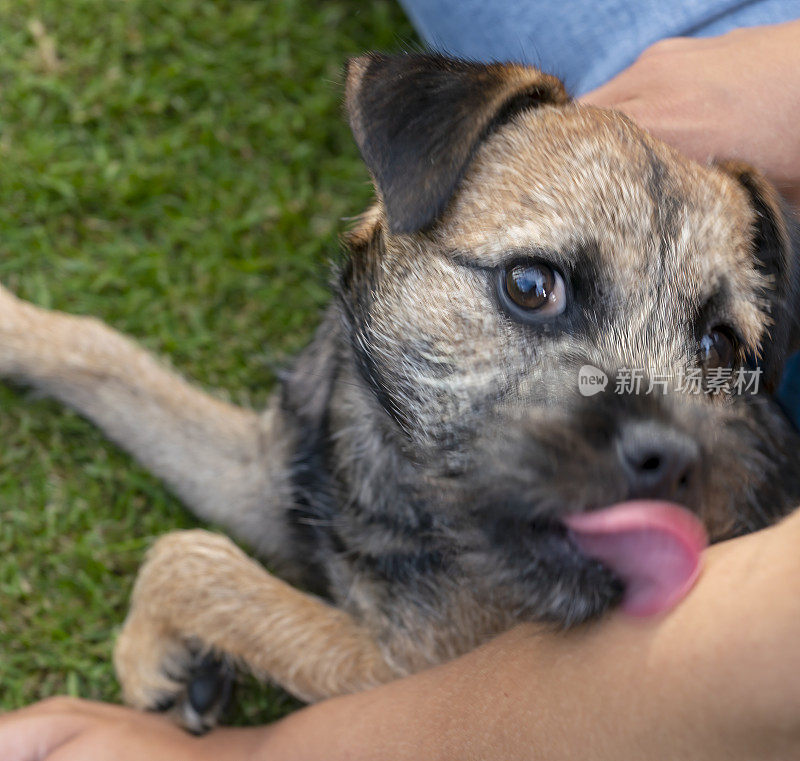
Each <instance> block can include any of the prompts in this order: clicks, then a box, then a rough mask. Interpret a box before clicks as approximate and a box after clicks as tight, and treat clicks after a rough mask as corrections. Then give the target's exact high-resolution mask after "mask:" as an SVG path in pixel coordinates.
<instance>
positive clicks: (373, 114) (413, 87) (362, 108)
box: [346, 53, 568, 233]
mask: <svg viewBox="0 0 800 761" xmlns="http://www.w3.org/2000/svg"><path fill="white" fill-rule="evenodd" d="M567 101H568V97H567V94H566V92H565V90H564V87H563V85H562V84H561V82H559V80H558V79H556V78H555V77H551V76H548V75H546V74H542V73H541V72H540V71H538V70H537V69H533V68H530V67H526V66H521V65H517V64H499V63H495V64H479V63H474V62H471V61H462V60H457V59H451V58H446V57H444V56H441V55H436V54H401V55H394V56H387V55H381V54H377V53H372V54H369V55H365V56H362V57H360V58H354V59H352V60H351V61H350V62H349V63H348V67H347V90H346V107H347V112H348V116H349V119H350V126H351V127H352V130H353V134H354V135H355V138H356V142H357V143H358V146H359V148H360V150H361V155H362V156H363V158H364V161H365V162H366V164H367V167H368V168H369V170H370V172H372V176H373V177H374V179H375V184H376V186H377V188H378V191H379V192H380V195H381V197H382V198H383V202H384V207H385V209H386V215H387V217H388V222H389V230H390V231H391V232H393V233H411V232H416V231H418V230H423V229H425V228H426V227H428V226H429V225H430V224H431V223H433V222H434V221H435V220H436V218H437V217H438V216H439V215H440V214H441V213H442V212H443V211H444V208H445V206H446V205H447V203H448V201H449V200H450V197H451V196H452V194H453V191H454V190H455V188H456V186H457V184H458V182H459V180H460V179H461V176H462V174H463V173H464V170H465V168H466V166H467V164H468V163H469V160H470V158H471V156H472V154H473V152H474V151H475V148H476V147H477V146H478V144H479V143H480V141H481V140H482V139H483V138H484V137H485V136H486V135H487V134H488V133H489V132H490V131H491V130H492V129H493V128H494V127H496V126H498V125H499V124H502V123H503V122H506V121H508V120H510V119H511V118H513V116H514V115H516V114H517V113H519V112H520V111H522V110H524V109H528V108H532V107H535V106H538V105H540V104H544V103H549V104H563V103H566V102H567Z"/></svg>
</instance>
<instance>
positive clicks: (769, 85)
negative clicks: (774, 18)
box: [581, 21, 800, 208]
mask: <svg viewBox="0 0 800 761" xmlns="http://www.w3.org/2000/svg"><path fill="white" fill-rule="evenodd" d="M581 100H582V101H583V102H585V103H589V104H592V105H595V106H601V107H605V108H615V109H617V110H619V111H622V112H623V113H625V114H627V115H628V116H629V117H631V119H633V120H634V121H635V122H636V123H637V124H639V126H641V127H643V128H644V129H646V130H647V131H649V132H651V133H652V134H653V135H655V136H656V137H658V138H660V139H661V140H664V141H665V142H666V143H669V144H670V145H672V146H674V147H675V148H678V149H679V150H680V151H682V152H683V153H685V154H687V155H688V156H690V157H692V158H694V159H697V160H698V161H701V162H706V161H709V160H710V159H725V158H732V159H740V160H742V161H746V162H748V163H750V164H752V165H753V166H755V167H757V168H758V169H760V170H761V171H762V172H764V173H765V174H766V175H767V177H768V178H769V179H770V180H771V181H772V182H773V183H774V184H775V185H776V186H777V187H778V189H779V190H780V191H781V192H782V193H783V194H784V195H785V196H786V198H787V199H789V200H790V201H791V202H792V203H794V205H795V206H796V207H797V208H800V131H799V130H798V128H797V125H798V123H800V21H793V22H789V23H786V24H776V25H774V26H760V27H752V28H749V29H738V30H736V31H733V32H729V33H728V34H724V35H722V36H720V37H710V38H699V39H695V38H673V39H666V40H662V41H660V42H658V43H656V44H655V45H653V46H651V47H650V48H648V49H647V50H645V51H644V53H642V55H641V56H640V57H639V59H638V60H637V61H636V62H635V63H634V64H633V65H632V66H631V67H630V68H628V69H626V70H625V71H623V72H622V73H620V74H618V75H617V76H616V77H614V79H612V80H611V81H610V82H608V83H606V84H605V85H603V86H602V87H599V88H598V89H596V90H594V91H592V92H590V93H588V94H586V95H585V96H583V98H582V99H581Z"/></svg>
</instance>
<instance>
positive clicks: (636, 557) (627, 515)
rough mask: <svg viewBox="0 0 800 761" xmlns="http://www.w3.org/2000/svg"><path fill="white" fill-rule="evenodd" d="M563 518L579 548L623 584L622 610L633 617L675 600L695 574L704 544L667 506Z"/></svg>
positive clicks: (648, 504) (682, 513)
mask: <svg viewBox="0 0 800 761" xmlns="http://www.w3.org/2000/svg"><path fill="white" fill-rule="evenodd" d="M564 520H565V523H566V524H567V526H568V528H569V530H570V534H571V535H572V538H573V540H574V542H575V543H576V544H577V545H578V547H579V548H580V550H581V551H582V552H584V553H586V555H588V556H589V557H592V558H596V559H597V560H599V561H601V562H602V563H603V564H605V565H606V566H607V567H608V568H609V569H610V570H612V571H614V572H615V573H616V574H617V576H619V578H620V579H621V580H622V581H624V582H625V596H624V597H623V600H622V609H623V610H624V611H626V612H627V613H630V614H632V615H635V616H651V615H654V614H656V613H662V612H664V611H666V610H669V609H670V608H671V607H672V606H673V605H676V604H677V603H678V602H680V600H681V599H683V597H684V596H685V595H686V594H687V593H688V592H689V590H690V589H691V588H692V585H693V584H694V582H695V579H697V576H698V574H699V573H700V553H701V552H702V551H703V550H704V549H705V547H706V546H707V544H708V537H707V536H706V531H705V529H704V528H703V525H702V524H701V523H700V521H699V520H698V519H697V518H696V517H695V516H694V515H692V513H690V512H688V511H687V510H685V509H684V508H682V507H679V506H678V505H674V504H672V503H671V502H652V501H644V500H640V501H639V500H637V501H633V502H622V503H620V504H618V505H612V506H611V507H607V508H605V509H603V510H594V511H592V512H589V513H579V514H577V515H569V516H567V517H566V518H565V519H564Z"/></svg>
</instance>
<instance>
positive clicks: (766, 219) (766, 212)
mask: <svg viewBox="0 0 800 761" xmlns="http://www.w3.org/2000/svg"><path fill="white" fill-rule="evenodd" d="M718 166H719V167H720V168H721V169H722V170H723V171H725V172H727V173H728V174H730V175H732V176H733V177H734V178H735V179H737V180H738V181H739V182H740V183H741V184H742V186H743V187H744V189H745V190H746V191H747V193H748V195H749V196H750V203H751V205H752V207H753V211H754V212H755V224H754V228H753V254H754V256H755V258H756V263H757V266H758V268H759V269H760V270H761V272H762V273H763V274H764V275H766V276H767V278H768V282H769V283H770V289H769V293H768V294H766V298H767V300H768V302H769V304H770V308H771V317H772V320H773V324H772V326H771V328H770V335H769V339H768V340H767V341H766V342H765V343H764V347H763V356H762V361H761V367H762V369H763V371H764V381H765V386H766V387H767V389H768V390H774V389H775V388H776V387H777V385H778V383H779V382H780V376H781V373H782V371H783V365H784V363H785V361H786V359H787V358H788V356H789V355H790V354H792V353H793V352H795V351H798V350H800V225H799V224H798V221H797V218H796V217H795V215H794V213H793V212H792V211H791V210H790V209H789V207H788V204H787V203H786V202H785V201H784V200H783V199H782V198H781V196H780V195H779V193H778V192H777V190H776V189H775V188H774V187H773V186H772V184H771V183H770V182H768V181H767V180H766V179H765V178H764V177H763V176H762V175H761V174H760V173H759V172H758V171H756V170H755V169H753V168H752V167H751V166H749V165H748V164H744V163H742V162H738V161H723V162H720V163H719V164H718Z"/></svg>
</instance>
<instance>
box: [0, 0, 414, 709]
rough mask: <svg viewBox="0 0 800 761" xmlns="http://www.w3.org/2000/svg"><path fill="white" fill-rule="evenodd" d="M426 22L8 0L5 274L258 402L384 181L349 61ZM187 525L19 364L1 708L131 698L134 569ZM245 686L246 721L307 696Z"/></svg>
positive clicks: (5, 451) (11, 408) (3, 558)
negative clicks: (34, 386) (348, 102)
mask: <svg viewBox="0 0 800 761" xmlns="http://www.w3.org/2000/svg"><path fill="white" fill-rule="evenodd" d="M410 35H411V32H410V29H409V27H408V26H407V23H406V21H405V20H404V18H403V16H402V14H401V12H400V10H399V9H398V8H397V7H396V5H395V4H394V2H389V1H388V0H372V1H371V2H369V3H365V2H360V0H324V1H323V2H314V1H313V0H268V1H267V0H228V1H225V2H223V1H221V0H169V2H167V1H166V0H164V1H163V2H159V1H158V0H124V1H123V0H0V281H2V282H3V283H4V284H5V285H7V286H8V287H10V288H11V289H12V290H14V291H15V292H17V293H18V294H20V295H21V296H23V297H25V298H28V299H31V300H33V301H35V302H36V303H38V304H42V305H46V306H48V307H53V308H58V309H64V310H67V311H71V312H79V313H87V314H94V315H97V316H99V317H101V318H103V319H104V320H106V321H107V322H109V323H110V324H112V325H113V326H115V327H116V328H118V329H120V330H122V331H125V332H127V333H129V334H131V335H133V336H135V337H136V338H138V339H139V340H141V341H142V342H143V343H144V344H145V345H146V346H147V347H149V348H150V349H152V350H153V351H156V352H159V353H161V354H164V355H168V356H169V357H170V359H171V361H172V362H173V364H174V365H175V366H176V367H177V368H179V369H180V370H181V371H183V372H184V373H185V374H187V375H188V376H190V377H193V378H195V379H197V380H198V381H200V382H201V383H202V384H204V385H207V386H209V387H222V388H225V389H228V390H229V393H230V396H231V397H232V398H233V399H235V400H237V401H239V402H243V403H248V404H253V405H259V404H261V403H263V402H264V400H265V398H266V396H267V394H268V392H269V390H270V388H271V387H272V385H273V383H274V379H275V369H276V367H278V366H279V365H280V363H281V362H282V361H284V360H285V359H286V357H288V356H289V355H291V353H292V352H294V351H296V350H297V349H298V348H299V347H301V346H302V345H303V343H304V342H305V341H306V340H307V339H308V337H309V335H310V332H311V330H312V329H313V326H314V325H315V323H316V320H317V318H318V315H319V312H320V309H321V308H322V307H323V306H324V304H325V302H326V300H327V298H328V296H327V289H326V282H327V273H326V264H327V262H328V261H329V260H330V259H331V258H332V257H335V255H336V252H337V250H338V242H337V235H338V234H339V233H340V232H341V231H342V229H343V228H344V223H343V222H342V221H341V218H342V217H346V216H352V215H354V214H356V213H358V212H359V211H361V210H362V209H363V207H364V205H365V204H366V202H367V200H368V198H369V195H370V189H369V185H368V183H367V173H366V171H365V169H364V168H363V167H362V165H361V164H360V162H359V160H358V158H357V153H356V150H355V147H354V145H353V143H352V140H351V137H350V135H349V132H348V130H347V127H346V126H345V124H344V121H343V118H342V113H341V105H340V102H341V84H342V82H341V80H342V76H341V70H342V64H343V62H344V60H345V58H346V57H347V56H349V55H353V54H355V53H358V52H360V51H363V50H365V49H369V48H381V49H394V48H397V47H399V46H400V45H402V43H403V42H404V41H406V40H408V39H410ZM191 525H194V524H193V520H192V519H191V517H189V516H188V515H187V513H186V512H185V511H184V510H183V509H182V507H181V506H180V504H179V503H178V502H177V501H176V500H175V499H174V498H173V497H172V496H171V495H170V494H169V493H168V492H167V491H166V490H165V489H164V488H163V487H162V486H161V485H160V484H159V483H158V482H157V481H156V480H155V479H154V478H153V477H151V476H150V475H148V474H147V473H146V472H145V471H144V470H143V469H142V468H140V467H138V466H137V465H136V464H135V463H133V462H132V461H131V460H130V458H128V457H127V456H125V455H123V454H122V453H121V452H120V451H119V450H117V449H116V448H115V447H114V446H112V445H110V444H108V443H107V442H106V441H104V440H103V438H102V437H101V435H100V434H99V433H98V432H97V431H96V430H95V429H93V428H92V427H91V426H90V425H89V424H88V423H86V422H85V421H83V420H82V419H80V418H79V417H77V416H76V415H74V414H73V413H71V412H68V411H66V410H64V409H63V408H61V407H59V406H58V405H56V404H54V403H51V402H49V401H46V400H42V399H37V398H35V397H34V396H33V395H31V394H30V393H29V392H27V391H26V390H25V389H20V388H12V387H9V386H7V385H3V384H0V710H6V709H12V708H16V707H19V706H21V705H24V704H26V703H28V702H30V701H33V700H36V699H39V698H43V697H46V696H49V695H53V694H58V693H69V694H73V695H80V696H83V697H88V698H97V699H104V700H116V699H118V697H119V695H118V688H117V685H116V682H115V679H114V675H113V672H112V669H111V666H110V653H111V646H112V642H113V639H114V634H115V632H116V631H117V628H118V627H119V624H120V622H121V621H122V618H123V616H124V612H125V609H126V601H127V595H128V593H129V590H130V586H131V582H132V579H133V576H134V573H135V571H136V568H137V566H138V564H139V562H140V561H141V558H142V554H143V552H144V550H145V549H146V548H147V547H148V546H149V545H150V543H151V542H152V541H153V539H154V538H155V537H156V536H158V535H160V534H162V533H164V532H166V531H169V530H171V529H175V528H182V527H187V526H191ZM239 694H240V698H239V702H238V707H237V709H236V711H235V714H234V719H235V720H236V721H237V722H256V721H265V720H268V719H270V718H272V717H274V716H277V715H280V714H281V713H282V712H284V711H286V710H287V709H288V708H289V707H290V706H291V705H292V702H291V701H290V700H289V699H288V698H287V697H286V696H284V695H282V694H281V693H280V692H278V691H277V690H264V689H263V688H256V687H255V686H254V685H253V684H250V685H247V686H246V687H245V688H244V689H243V690H241V691H240V693H239Z"/></svg>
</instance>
